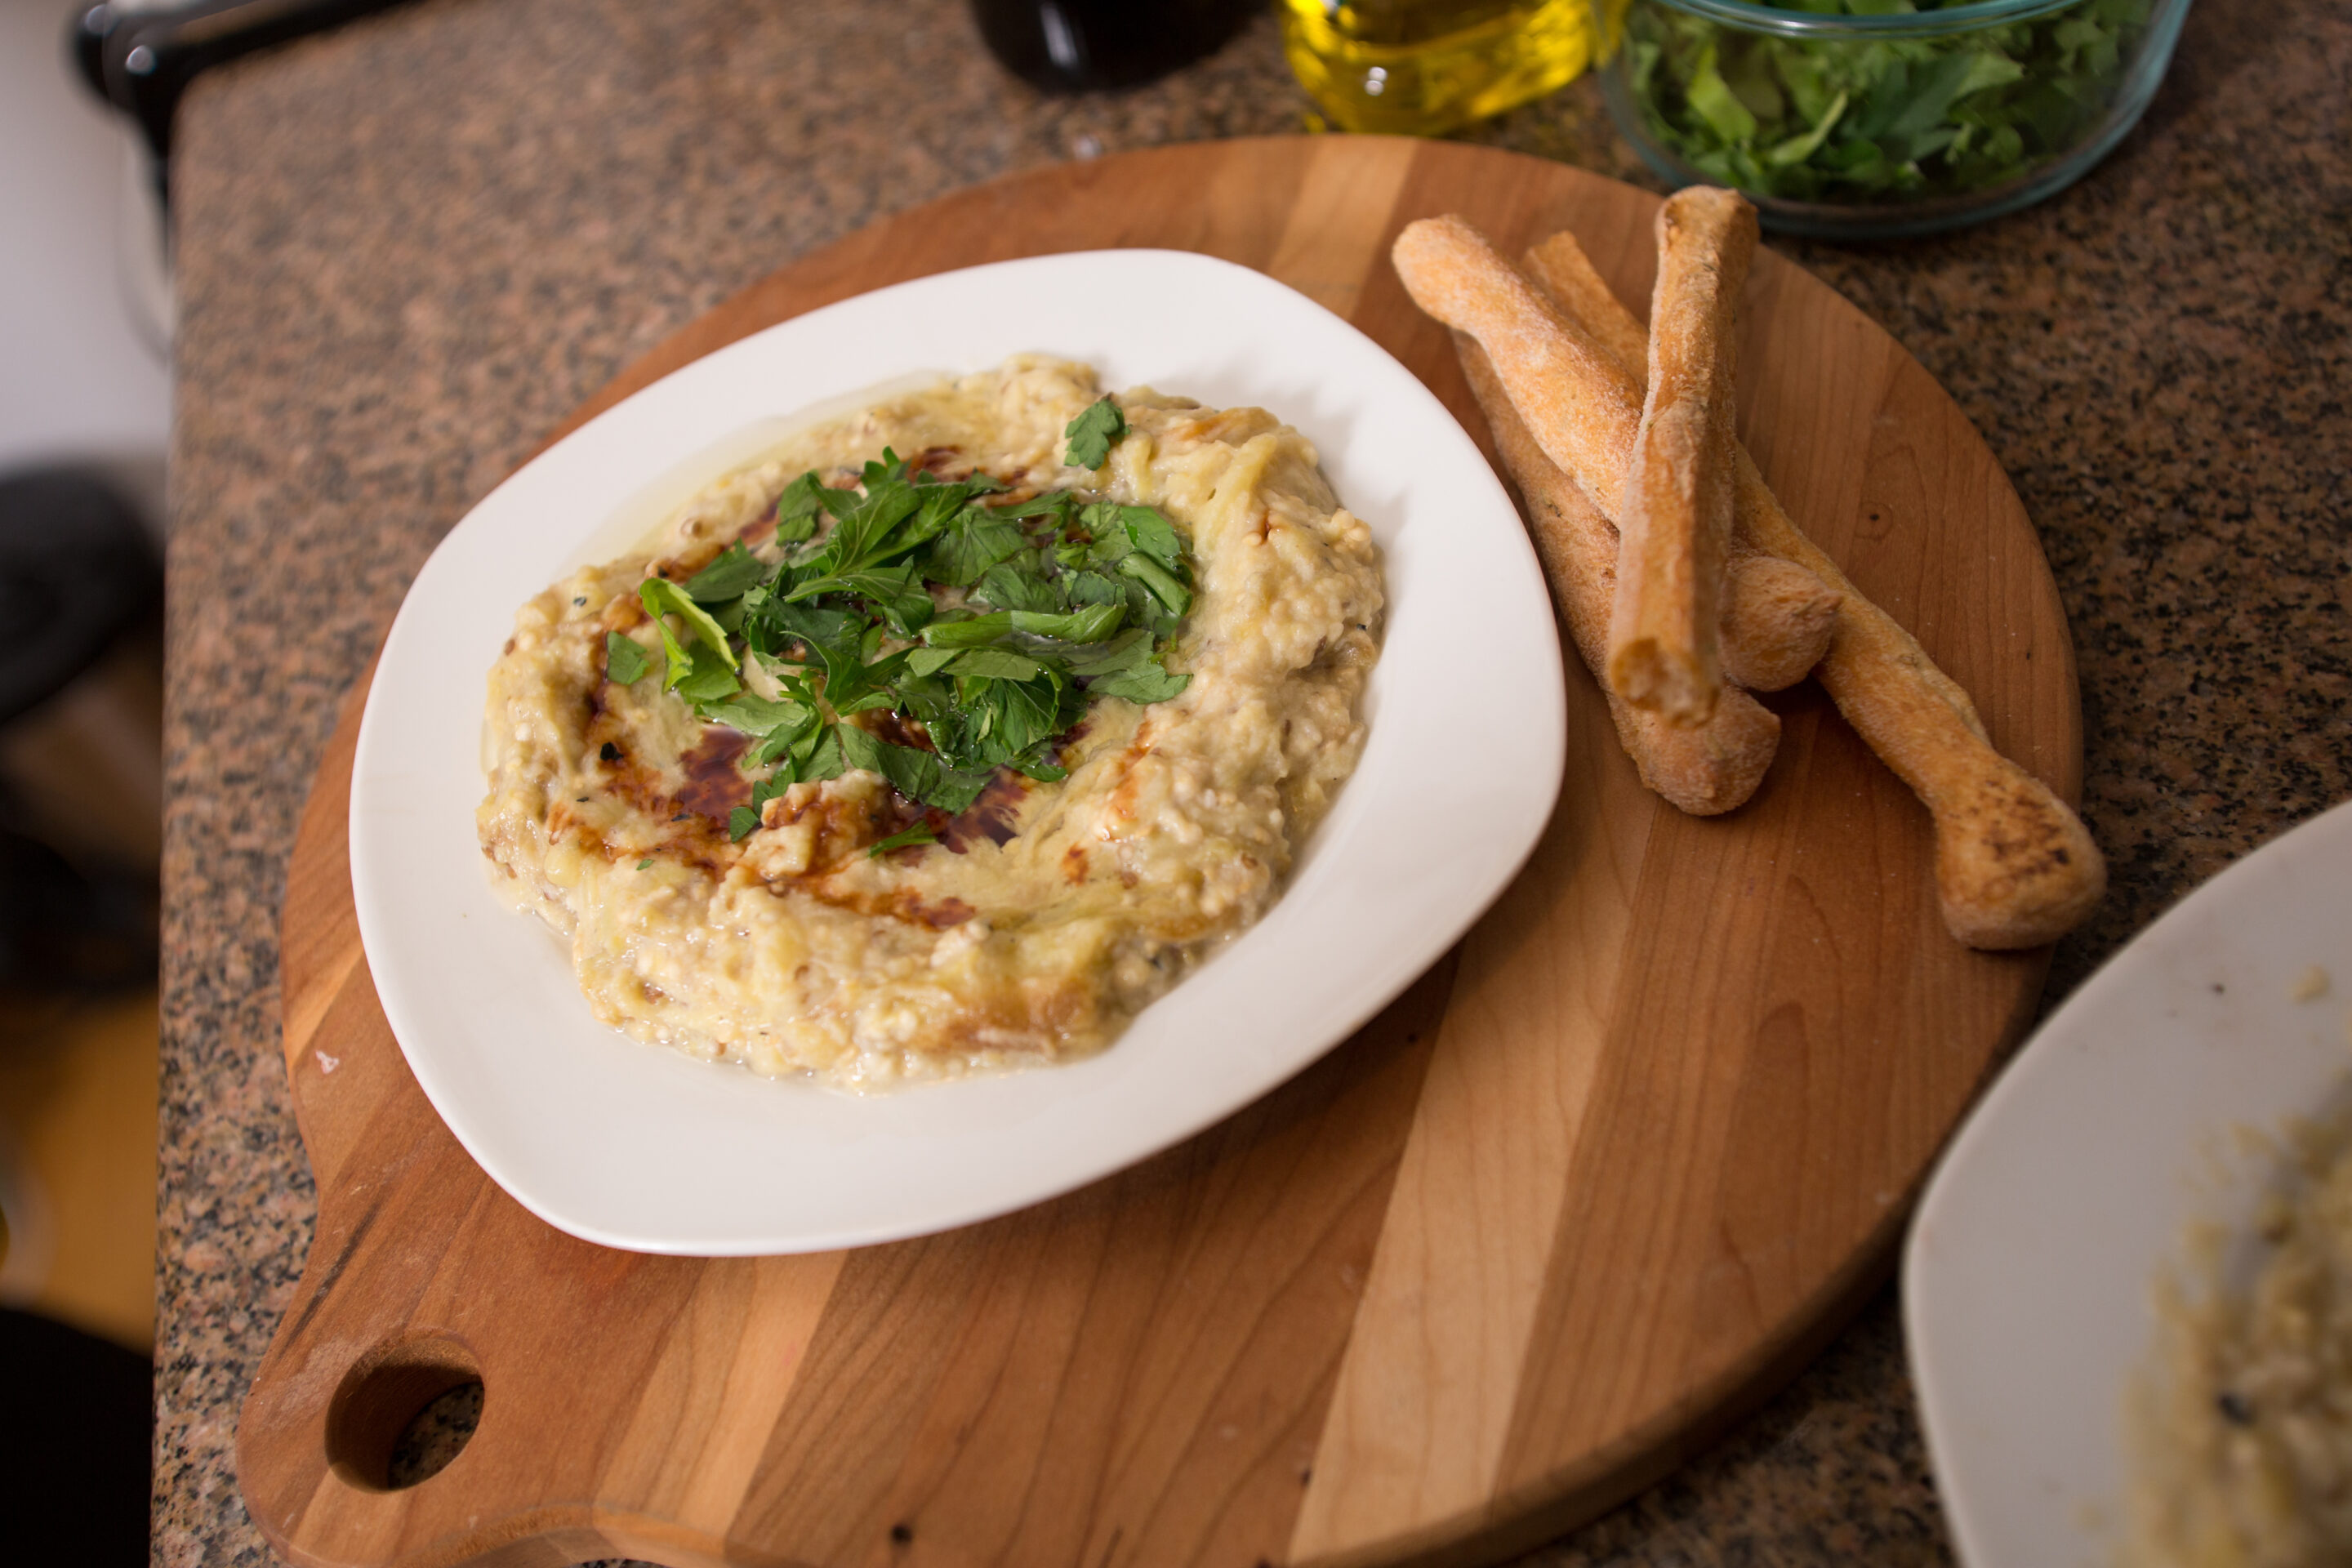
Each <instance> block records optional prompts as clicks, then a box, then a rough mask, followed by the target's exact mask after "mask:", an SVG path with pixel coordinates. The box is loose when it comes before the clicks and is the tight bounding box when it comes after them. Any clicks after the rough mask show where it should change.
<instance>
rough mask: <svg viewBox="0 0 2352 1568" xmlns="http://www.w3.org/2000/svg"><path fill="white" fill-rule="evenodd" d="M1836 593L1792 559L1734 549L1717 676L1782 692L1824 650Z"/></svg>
mask: <svg viewBox="0 0 2352 1568" xmlns="http://www.w3.org/2000/svg"><path fill="white" fill-rule="evenodd" d="M1732 457H1733V462H1734V463H1735V464H1736V463H1737V461H1738V447H1737V446H1736V445H1735V447H1734V448H1733V454H1732ZM1837 609H1838V595H1837V593H1836V591H1835V590H1833V589H1832V588H1831V587H1830V586H1829V584H1825V583H1823V582H1822V580H1821V579H1820V578H1819V577H1816V576H1814V575H1813V574H1811V572H1808V571H1806V570H1805V569H1804V568H1803V567H1801V566H1800V565H1798V564H1797V563H1795V562H1793V561H1784V560H1782V559H1781V558H1780V556H1777V555H1767V554H1764V553H1762V552H1759V551H1754V550H1736V551H1734V552H1732V556H1731V565H1730V568H1729V570H1728V571H1727V574H1726V575H1725V580H1724V584H1723V674H1724V678H1725V679H1727V680H1729V681H1731V682H1732V683H1733V684H1734V685H1736V686H1744V687H1746V688H1748V690H1750V691H1782V690H1786V689H1788V688H1790V687H1791V686H1794V685H1796V684H1797V682H1799V681H1800V680H1802V679H1805V677H1807V676H1808V675H1811V673H1812V672H1813V666H1815V665H1817V664H1819V663H1820V662H1821V661H1822V654H1823V653H1826V652H1827V651H1828V650H1829V646H1830V633H1831V632H1832V629H1834V627H1835V626H1836V623H1837Z"/></svg>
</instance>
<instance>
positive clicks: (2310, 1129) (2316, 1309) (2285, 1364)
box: [2122, 1111, 2352, 1568]
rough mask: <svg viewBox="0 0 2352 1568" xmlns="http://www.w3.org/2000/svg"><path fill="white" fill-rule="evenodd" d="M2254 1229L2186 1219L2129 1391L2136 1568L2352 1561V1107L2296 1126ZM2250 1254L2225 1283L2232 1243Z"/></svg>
mask: <svg viewBox="0 0 2352 1568" xmlns="http://www.w3.org/2000/svg"><path fill="white" fill-rule="evenodd" d="M2278 1152H2280V1153H2281V1154H2283V1155H2284V1159H2283V1160H2282V1161H2281V1162H2280V1163H2281V1166H2282V1173H2283V1175H2284V1181H2283V1183H2282V1184H2281V1185H2280V1186H2279V1187H2278V1189H2277V1190H2275V1191H2273V1192H2272V1193H2270V1194H2268V1195H2267V1196H2266V1197H2265V1199H2264V1200H2263V1204H2262V1205H2261V1207H2260V1210H2259V1212H2258V1214H2257V1215H2256V1217H2255V1221H2254V1231H2255V1234H2254V1235H2253V1236H2252V1237H2243V1238H2241V1237H2233V1236H2231V1235H2230V1234H2229V1233H2228V1232H2226V1231H2224V1230H2222V1229H2221V1228H2220V1227H2217V1226H2210V1225H2205V1226H2198V1227H2196V1229H2195V1230H2194V1231H2192V1233H2191V1236H2190V1238H2189V1245H2188V1257H2187V1258H2186V1259H2185V1263H2186V1268H2185V1274H2186V1276H2187V1277H2186V1278H2185V1279H2184V1278H2182V1277H2180V1276H2179V1275H2178V1274H2172V1273H2168V1274H2167V1275H2166V1276H2165V1277H2163V1278H2161V1279H2159V1280H2158V1287H2157V1298H2156V1302H2157V1348H2156V1355H2155V1359H2154V1361H2153V1363H2152V1364H2151V1365H2150V1366H2148V1367H2147V1368H2146V1369H2145V1370H2144V1373H2143V1375H2142V1378H2141V1380H2140V1382H2139V1384H2138V1386H2137V1387H2136V1388H2135V1390H2134V1399H2133V1405H2132V1408H2131V1410H2130V1412H2129V1426H2128V1432H2129V1438H2130V1441H2129V1443H2128V1445H2127V1447H2128V1450H2129V1452H2130V1454H2131V1457H2132V1459H2133V1468H2134V1472H2135V1473H2134V1478H2133V1483H2132V1489H2131V1495H2130V1503H2129V1510H2128V1517H2127V1520H2126V1549H2125V1551H2124V1552H2123V1554H2122V1555H2123V1561H2124V1562H2125V1563H2126V1564H2129V1565H2130V1568H2326V1565H2330V1564H2338V1563H2345V1562H2347V1561H2352V1113H2347V1112H2344V1111H2338V1112H2336V1114H2333V1115H2330V1116H2326V1117H2323V1118H2322V1119H2321V1120H2320V1121H2316V1122H2314V1123H2310V1124H2307V1125H2300V1126H2294V1127H2291V1128H2289V1129H2288V1130H2287V1132H2286V1136H2285V1138H2284V1142H2283V1143H2282V1144H2281V1146H2280V1148H2279V1151H2278ZM2242 1246H2251V1247H2252V1249H2253V1250H2254V1253H2255V1256H2254V1257H2253V1258H2252V1259H2251V1261H2250V1266H2242V1270H2241V1268H2233V1267H2232V1261H2233V1260H2232V1257H2231V1255H2232V1252H2233V1250H2234V1249H2235V1248H2236V1247H2242ZM2241 1271H2242V1273H2243V1275H2244V1278H2242V1279H2232V1278H2231V1275H2233V1274H2237V1273H2240V1272H2241Z"/></svg>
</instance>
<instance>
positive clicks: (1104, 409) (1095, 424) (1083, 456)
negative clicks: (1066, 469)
mask: <svg viewBox="0 0 2352 1568" xmlns="http://www.w3.org/2000/svg"><path fill="white" fill-rule="evenodd" d="M1062 434H1063V435H1064V436H1066V437H1068V438H1069V443H1070V444H1069V447H1068V449H1067V450H1066V451H1065V452H1064V453H1063V455H1062V461H1064V462H1066V463H1067V464H1069V465H1070V466H1071V467H1072V468H1101V467H1102V466H1103V464H1104V463H1105V462H1107V461H1108V459H1109V458H1110V446H1111V443H1112V442H1114V441H1116V440H1118V438H1119V437H1122V436H1124V435H1126V434H1127V416H1126V415H1124V414H1122V413H1120V412H1119V410H1118V404H1116V403H1114V402H1112V401H1111V400H1110V399H1109V398H1108V397H1106V398H1104V399H1103V400H1102V401H1100V402H1099V403H1097V404H1096V405H1094V406H1092V407H1091V408H1088V409H1087V411H1086V412H1085V413H1084V414H1081V415H1079V416H1077V417H1076V419H1073V420H1071V421H1070V422H1069V423H1068V424H1067V425H1066V426H1063V427H1062Z"/></svg>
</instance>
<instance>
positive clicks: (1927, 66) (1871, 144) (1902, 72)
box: [1602, 0, 2189, 239]
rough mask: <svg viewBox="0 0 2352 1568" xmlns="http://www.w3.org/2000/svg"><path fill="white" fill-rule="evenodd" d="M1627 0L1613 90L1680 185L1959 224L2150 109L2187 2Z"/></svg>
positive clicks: (1862, 221) (1799, 205) (1793, 210)
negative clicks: (1757, 1)
mask: <svg viewBox="0 0 2352 1568" xmlns="http://www.w3.org/2000/svg"><path fill="white" fill-rule="evenodd" d="M1928 4H1929V5H1930V6H1931V7H1932V8H1929V9H1915V8H1914V6H1913V4H1912V0H1785V5H1753V4H1748V0H1631V4H1630V5H1629V6H1628V8H1627V10H1626V11H1625V14H1624V17H1623V21H1622V27H1621V28H1620V29H1618V31H1619V35H1620V36H1619V37H1618V38H1617V40H1616V47H1615V51H1614V56H1613V58H1612V60H1611V61H1610V64H1609V67H1608V68H1607V69H1606V70H1605V71H1604V72H1603V73H1602V89H1603V93H1604V95H1605V96H1606V98H1607V99H1608V101H1609V111H1610V113H1611V115H1612V117H1613V118H1614V119H1615V120H1616V122H1617V128H1618V130H1619V131H1620V132H1622V133H1623V135H1624V136H1625V137H1626V139H1627V140H1628V141H1630V142H1633V145H1634V147H1635V148H1636V149H1638V150H1639V151H1640V153H1642V156H1643V158H1644V159H1645V160H1647V161H1648V163H1649V164H1650V166H1651V167H1652V168H1654V169H1655V170H1657V171H1658V173H1659V174H1662V175H1664V177H1665V178H1667V179H1669V180H1672V181H1674V182H1675V184H1713V185H1729V186H1732V187H1734V188H1736V189H1738V190H1740V191H1742V192H1744V193H1746V194H1747V195H1748V197H1749V199H1750V200H1752V201H1754V202H1755V204H1756V206H1757V210H1758V212H1759V215H1760V216H1762V218H1763V222H1764V226H1766V227H1767V228H1770V229H1775V230H1778V231H1780V232H1781V233H1785V234H1801V235H1815V236H1821V237H1828V238H1836V239H1861V238H1888V237H1898V236H1904V235H1916V234H1932V233H1934V232H1936V231H1937V230H1939V229H1948V228H1958V227H1959V226H1961V225H1963V224H1970V223H1978V222H1981V221H1982V220H1984V219H1986V218H1990V217H1998V216H2000V215H2001V214H2003V213H2011V212H2015V211H2017V210H2018V209H2019V208H2020V207H2023V206H2027V205H2031V204H2032V203H2034V202H2038V201H2040V200H2041V199H2042V197H2044V196H2047V195H2052V194H2053V193H2054V192H2056V191H2059V190H2061V189H2063V188H2064V187H2065V186H2066V185H2068V184H2072V183H2073V182H2074V180H2076V179H2078V178H2080V177H2081V176H2082V174H2084V172H2085V171H2087V170H2088V169H2089V168H2090V167H2091V165H2092V164H2094V163H2097V162H2098V161H2099V160H2100V159H2101V158H2104V157H2105V156H2106V154H2107V153H2108V152H2109V151H2111V150H2112V149H2113V148H2114V147H2115V145H2116V142H2120V141H2121V140H2123V137H2124V133H2125V132H2127V131H2129V130H2130V129H2131V128H2132V126H2133V124H2134V123H2135V122H2137V121H2138V119H2139V117H2140V114H2141V113H2142V111H2144V110H2146V109H2147V104H2148V100H2150V99H2151V98H2153V97H2154V96H2155V95H2156V88H2157V83H2158V82H2159V81H2161V80H2162V79H2164V72H2165V68H2166V67H2167V66H2168V65H2169V64H2171V61H2172V49H2173V46H2174V45H2175V44H2176V43H2178V42H2179V38H2180V24H2181V22H2182V20H2183V18H2185V17H2186V16H2188V14H2189V0H1974V3H1973V4H1962V5H1943V6H1940V7H1935V6H1933V0H1928Z"/></svg>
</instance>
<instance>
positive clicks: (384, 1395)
mask: <svg viewBox="0 0 2352 1568" xmlns="http://www.w3.org/2000/svg"><path fill="white" fill-rule="evenodd" d="M481 1415H482V1370H481V1366H480V1363H478V1362H477V1361H476V1360H475V1359H474V1353H473V1352H471V1351H469V1350H467V1348H466V1347H465V1346H464V1345H462V1344H460V1343H458V1342H457V1341H456V1340H454V1339H449V1338H446V1337H445V1336H442V1335H437V1334H436V1335H431V1336H428V1337H425V1338H420V1339H406V1340H398V1341H394V1342H391V1343H389V1344H383V1345H379V1346H377V1347H376V1348H375V1349H374V1350H373V1351H371V1352H368V1353H367V1354H366V1355H364V1356H362V1357H361V1358H360V1359H359V1360H358V1361H357V1362H356V1363H353V1364H352V1370H351V1371H349V1372H347V1373H344V1374H343V1381H342V1384H341V1386H340V1387H338V1388H337V1389H336V1390H335V1397H334V1400H333V1402H332V1403H331V1404H330V1405H328V1406H327V1459H328V1462H329V1463H330V1464H331V1465H333V1466H334V1468H335V1469H336V1471H337V1472H338V1473H339V1474H341V1476H342V1477H343V1478H344V1479H346V1480H348V1481H350V1482H351V1483H352V1485H354V1486H358V1487H362V1488H364V1489H367V1490H370V1491H400V1490H403V1489H406V1488H408V1487H413V1486H415V1485H416V1484H417V1483H418V1482H420V1481H424V1480H428V1479H431V1478H432V1477H434V1476H436V1475H438V1474H439V1473H440V1472H441V1470H442V1469H443V1468H445V1467H446V1465H447V1464H448V1463H449V1461H450V1460H452V1459H454V1458H457V1455H458V1453H459V1451H460V1450H462V1449H463V1448H464V1447H466V1445H467V1442H468V1441H470V1440H471V1439H472V1437H473V1436H474V1428H475V1427H476V1426H478V1424H479V1423H480V1421H481Z"/></svg>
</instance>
